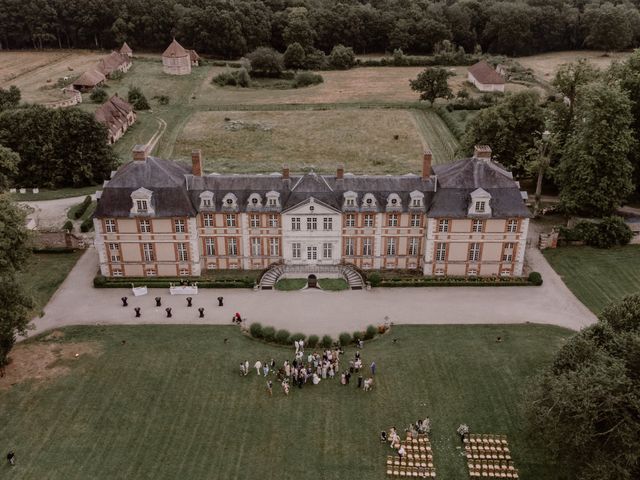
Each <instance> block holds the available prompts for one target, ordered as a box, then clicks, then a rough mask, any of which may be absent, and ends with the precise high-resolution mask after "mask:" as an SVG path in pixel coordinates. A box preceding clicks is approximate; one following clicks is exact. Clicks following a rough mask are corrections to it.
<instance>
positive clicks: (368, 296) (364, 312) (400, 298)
mask: <svg viewBox="0 0 640 480" xmlns="http://www.w3.org/2000/svg"><path fill="white" fill-rule="evenodd" d="M527 261H528V263H529V265H530V268H531V269H533V270H537V271H539V272H540V273H541V274H542V277H543V279H544V284H543V285H542V286H541V287H430V288H379V289H373V290H371V291H344V292H323V291H318V290H305V291H297V292H279V291H258V292H254V291H251V290H248V289H247V290H244V289H202V290H201V292H200V293H199V294H198V295H197V296H196V298H195V299H194V307H195V308H187V307H186V301H185V298H184V297H183V296H173V297H172V296H170V295H169V292H168V289H150V291H149V295H147V296H144V297H138V298H135V297H133V296H132V295H131V293H130V291H129V290H128V289H95V288H93V286H92V280H93V277H94V275H95V273H96V272H97V270H98V257H97V253H96V251H95V249H94V248H90V249H89V250H88V251H87V252H86V253H85V254H84V255H83V256H82V257H81V258H80V260H79V261H78V263H77V264H76V266H75V268H74V269H73V270H72V271H71V273H70V274H69V276H68V277H67V279H66V280H65V281H64V283H63V284H62V285H61V286H60V288H59V289H58V291H57V292H56V293H55V295H54V296H53V297H52V299H51V301H50V302H49V304H48V305H47V306H46V307H45V315H44V317H42V318H36V319H34V322H33V323H34V326H35V329H34V331H33V332H34V333H38V332H41V331H44V330H49V329H52V328H57V327H62V326H66V325H78V324H83V325H92V324H139V323H153V324H169V323H173V324H176V323H179V324H203V323H205V324H230V320H231V317H232V315H233V314H234V313H235V312H240V313H241V314H242V315H243V316H244V317H246V318H247V319H248V321H249V322H260V323H262V324H263V325H271V326H274V327H275V328H286V329H287V330H289V331H290V332H292V333H294V332H303V333H306V334H311V333H316V334H319V335H322V334H325V333H326V334H330V335H333V336H336V335H338V334H339V333H340V332H343V331H346V332H353V331H355V330H357V329H363V328H364V327H366V326H367V325H369V324H374V325H377V324H381V323H384V322H385V321H386V320H388V321H391V322H394V323H396V324H401V323H405V324H481V323H485V324H486V323H493V324H508V323H526V322H532V323H543V324H553V325H559V326H563V327H566V328H570V329H573V330H578V329H580V328H582V327H584V326H586V325H589V324H591V323H593V322H595V321H596V317H595V316H594V315H593V313H591V312H590V311H589V310H588V309H587V308H586V307H585V306H584V305H582V303H580V302H579V301H578V300H577V299H576V297H575V296H574V295H573V294H572V293H571V291H569V289H568V288H567V287H566V286H565V284H564V283H563V282H562V280H561V279H560V277H559V276H558V275H557V274H556V273H555V271H554V270H553V269H552V268H551V266H550V265H549V264H548V263H547V261H546V260H545V258H544V257H543V255H542V254H541V253H540V252H539V251H538V250H537V249H535V248H530V249H528V251H527ZM125 295H126V296H127V297H129V307H128V308H123V307H122V306H121V302H120V297H122V296H125ZM220 295H222V296H223V297H224V299H225V300H224V307H218V306H217V301H216V298H217V297H218V296H220ZM155 296H161V297H162V303H163V305H162V308H156V307H155V302H154V300H153V298H154V297H155ZM136 306H139V307H141V308H142V317H141V318H135V317H134V311H133V307H136ZM167 306H170V307H172V309H173V317H172V318H166V314H165V311H164V308H165V307H167ZM201 306H202V307H204V308H205V318H204V319H200V318H198V311H197V307H201Z"/></svg>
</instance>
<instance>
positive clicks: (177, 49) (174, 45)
mask: <svg viewBox="0 0 640 480" xmlns="http://www.w3.org/2000/svg"><path fill="white" fill-rule="evenodd" d="M162 56H163V57H171V58H175V57H187V56H189V52H187V50H185V49H184V47H183V46H182V45H180V44H179V43H178V41H177V40H176V39H175V38H174V39H173V42H171V43H170V44H169V46H168V47H167V49H166V50H165V51H164V52H163V53H162Z"/></svg>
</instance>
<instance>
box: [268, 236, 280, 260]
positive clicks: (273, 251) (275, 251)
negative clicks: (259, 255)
mask: <svg viewBox="0 0 640 480" xmlns="http://www.w3.org/2000/svg"><path fill="white" fill-rule="evenodd" d="M269 255H271V256H272V257H277V256H279V255H280V239H278V238H270V239H269Z"/></svg>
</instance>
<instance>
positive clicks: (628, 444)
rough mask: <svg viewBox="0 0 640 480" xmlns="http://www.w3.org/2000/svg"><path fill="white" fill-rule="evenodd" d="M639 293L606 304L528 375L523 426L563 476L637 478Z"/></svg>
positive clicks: (639, 469) (639, 462) (602, 479)
mask: <svg viewBox="0 0 640 480" xmlns="http://www.w3.org/2000/svg"><path fill="white" fill-rule="evenodd" d="M639 372H640V295H632V296H630V297H626V298H625V299H623V300H622V301H621V302H620V303H617V304H613V305H611V306H609V307H607V308H606V309H605V310H604V311H603V312H602V313H601V314H600V316H599V321H598V323H597V324H595V325H592V326H590V327H587V328H585V329H584V330H582V331H581V332H580V333H578V334H576V335H574V336H573V337H572V338H571V339H569V341H567V343H566V344H565V345H564V346H563V347H562V348H561V349H560V351H559V352H558V354H557V355H556V357H555V359H554V361H553V363H552V365H551V366H549V367H548V368H547V369H546V370H545V371H544V372H543V373H542V375H541V376H540V377H539V378H538V379H537V380H536V382H535V385H534V386H533V388H532V390H531V394H530V397H529V398H528V401H527V410H528V412H529V418H530V430H531V433H532V435H533V436H534V437H536V438H537V439H538V441H539V443H540V445H541V448H544V450H545V452H544V453H545V455H546V456H548V458H551V459H552V460H555V462H556V466H557V468H558V469H560V470H562V471H563V472H564V474H565V476H567V475H568V476H567V478H580V479H584V480H632V479H636V478H640V436H638V432H639V431H640V374H639Z"/></svg>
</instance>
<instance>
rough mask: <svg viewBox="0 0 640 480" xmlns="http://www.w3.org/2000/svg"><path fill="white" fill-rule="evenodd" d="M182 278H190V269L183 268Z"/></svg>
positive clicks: (181, 271) (181, 270)
mask: <svg viewBox="0 0 640 480" xmlns="http://www.w3.org/2000/svg"><path fill="white" fill-rule="evenodd" d="M180 276H181V277H188V276H189V269H188V268H181V269H180Z"/></svg>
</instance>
